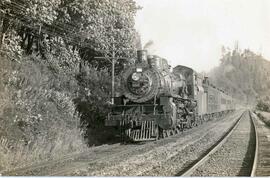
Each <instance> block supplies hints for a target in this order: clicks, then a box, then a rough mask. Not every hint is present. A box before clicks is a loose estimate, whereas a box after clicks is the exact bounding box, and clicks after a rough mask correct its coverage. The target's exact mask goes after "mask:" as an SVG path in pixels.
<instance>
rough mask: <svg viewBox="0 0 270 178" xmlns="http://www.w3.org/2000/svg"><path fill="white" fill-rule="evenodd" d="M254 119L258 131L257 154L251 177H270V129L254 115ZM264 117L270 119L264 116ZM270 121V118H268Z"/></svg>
mask: <svg viewBox="0 0 270 178" xmlns="http://www.w3.org/2000/svg"><path fill="white" fill-rule="evenodd" d="M251 116H252V119H253V120H254V123H255V129H256V130H257V132H256V133H257V134H256V137H257V140H256V154H255V159H254V166H253V170H252V173H251V176H252V177H254V176H269V175H270V149H269V148H270V127H269V125H267V124H266V123H265V122H263V121H262V120H261V119H260V118H259V117H258V116H257V115H256V114H254V113H252V115H251ZM263 117H270V114H269V116H268V115H263ZM268 119H270V118H268Z"/></svg>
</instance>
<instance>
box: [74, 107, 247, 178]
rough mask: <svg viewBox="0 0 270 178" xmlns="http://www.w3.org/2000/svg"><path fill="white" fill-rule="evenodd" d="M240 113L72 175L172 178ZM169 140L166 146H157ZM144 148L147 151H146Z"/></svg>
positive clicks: (208, 145)
mask: <svg viewBox="0 0 270 178" xmlns="http://www.w3.org/2000/svg"><path fill="white" fill-rule="evenodd" d="M241 114H242V113H240V112H238V113H236V114H233V115H232V116H230V117H227V118H226V119H222V120H217V121H212V122H207V123H205V124H203V125H201V126H199V127H196V128H194V129H191V130H188V131H186V132H184V134H180V135H178V136H177V137H174V138H168V139H164V140H161V141H158V142H153V143H150V144H149V145H152V147H151V149H149V146H147V144H146V145H144V146H143V147H144V148H143V150H141V152H140V153H137V154H135V153H134V152H131V153H130V154H127V155H125V154H123V155H121V154H120V155H119V156H118V157H117V158H113V159H110V158H108V159H106V161H105V160H102V161H97V162H96V163H95V164H91V165H89V166H88V167H87V168H85V169H84V170H78V171H76V172H75V173H73V174H72V175H87V176H138V175H139V176H174V175H177V174H178V173H179V172H180V171H181V170H182V169H183V168H184V167H185V166H187V165H189V164H190V163H191V162H192V161H194V160H196V159H198V157H200V156H201V154H203V153H204V152H205V150H207V149H208V148H210V147H211V146H212V145H213V144H215V143H216V141H217V140H218V139H219V138H221V137H222V136H223V134H224V133H225V132H226V131H227V130H228V129H229V128H230V127H231V126H232V124H233V123H234V122H235V121H236V120H237V119H238V118H239V117H240V115H241ZM167 140H169V142H168V143H167V144H161V143H162V142H164V141H167ZM147 148H148V149H147Z"/></svg>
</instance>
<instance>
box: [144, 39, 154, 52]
mask: <svg viewBox="0 0 270 178" xmlns="http://www.w3.org/2000/svg"><path fill="white" fill-rule="evenodd" d="M153 45H154V41H153V40H149V41H148V42H147V43H145V45H144V46H143V49H144V50H147V49H149V48H150V47H152V46H153Z"/></svg>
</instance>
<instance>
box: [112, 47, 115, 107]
mask: <svg viewBox="0 0 270 178" xmlns="http://www.w3.org/2000/svg"><path fill="white" fill-rule="evenodd" d="M114 48H115V46H114V43H113V51H112V104H114V82H115V81H114V80H115V79H114V75H115V74H114V68H115V49H114Z"/></svg>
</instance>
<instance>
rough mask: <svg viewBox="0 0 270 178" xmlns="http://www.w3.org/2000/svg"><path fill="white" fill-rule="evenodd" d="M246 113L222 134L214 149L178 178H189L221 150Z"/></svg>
mask: <svg viewBox="0 0 270 178" xmlns="http://www.w3.org/2000/svg"><path fill="white" fill-rule="evenodd" d="M246 112H247V111H244V112H243V113H242V114H241V116H240V117H239V118H238V120H237V121H236V123H235V124H234V125H233V126H232V127H231V128H230V129H229V131H228V132H226V133H225V134H224V137H223V138H221V140H219V141H218V144H217V145H216V146H214V148H210V149H211V150H210V151H209V152H208V153H207V154H206V155H205V156H203V158H201V159H200V160H199V161H197V162H196V163H195V164H194V165H193V166H191V167H190V168H189V169H188V170H186V171H185V172H184V173H182V174H181V175H180V176H181V177H190V176H191V175H192V173H193V172H194V171H195V170H196V169H198V168H199V167H200V166H201V165H203V164H204V163H205V162H206V161H207V160H208V159H209V158H210V156H211V155H212V154H214V153H215V152H216V151H217V150H218V149H219V148H221V147H222V146H223V144H224V143H225V142H226V141H227V140H228V139H229V137H230V136H231V134H232V133H233V132H234V131H235V130H236V128H237V126H238V125H239V123H240V121H241V119H242V118H243V115H244V114H245V113H246Z"/></svg>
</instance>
